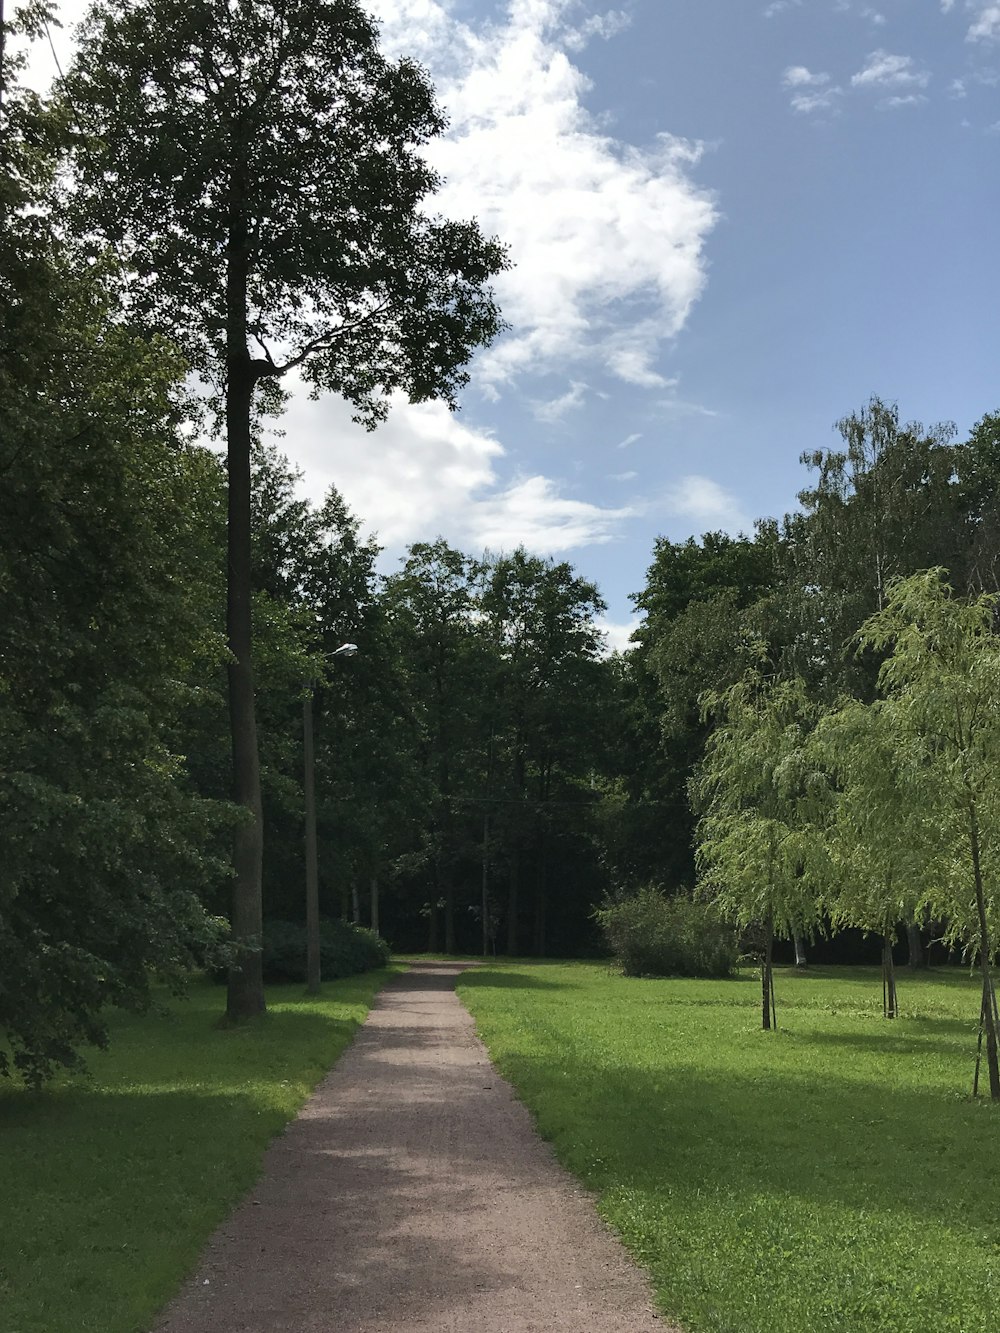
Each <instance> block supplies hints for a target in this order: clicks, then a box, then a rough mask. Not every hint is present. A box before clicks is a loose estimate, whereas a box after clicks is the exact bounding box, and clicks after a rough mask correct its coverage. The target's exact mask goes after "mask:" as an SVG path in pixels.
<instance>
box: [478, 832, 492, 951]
mask: <svg viewBox="0 0 1000 1333" xmlns="http://www.w3.org/2000/svg"><path fill="white" fill-rule="evenodd" d="M480 911H481V912H482V916H483V957H484V958H485V957H486V956H487V955H488V954H489V951H490V935H491V933H492V932H491V930H490V815H489V811H488V810H487V811H486V813H485V814H484V815H483V891H482V899H481V902H480Z"/></svg>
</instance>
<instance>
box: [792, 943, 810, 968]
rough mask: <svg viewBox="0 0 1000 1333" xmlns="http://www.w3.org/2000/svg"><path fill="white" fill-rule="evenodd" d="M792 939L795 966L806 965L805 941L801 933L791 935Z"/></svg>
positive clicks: (807, 962) (807, 963)
mask: <svg viewBox="0 0 1000 1333" xmlns="http://www.w3.org/2000/svg"><path fill="white" fill-rule="evenodd" d="M792 940H793V942H794V944H795V966H796V967H808V966H809V960H808V959H807V958H806V942H805V939H804V938H803V937H802V936H801V935H793V936H792Z"/></svg>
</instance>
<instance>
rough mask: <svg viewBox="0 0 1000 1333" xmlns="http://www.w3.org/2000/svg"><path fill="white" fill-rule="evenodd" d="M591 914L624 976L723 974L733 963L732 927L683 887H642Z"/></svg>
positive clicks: (735, 950) (735, 946)
mask: <svg viewBox="0 0 1000 1333" xmlns="http://www.w3.org/2000/svg"><path fill="white" fill-rule="evenodd" d="M596 916H597V920H598V922H599V923H600V926H601V929H602V930H603V932H604V937H605V939H606V940H607V942H608V945H609V947H610V949H611V952H612V954H613V956H614V959H615V962H616V963H617V964H618V965H619V967H620V968H621V969H622V971H623V972H624V973H625V975H626V976H630V977H670V976H674V977H728V976H730V975H731V973H732V971H733V969H734V968H735V966H736V962H737V957H738V953H739V949H738V942H737V938H736V932H735V931H734V930H733V929H732V927H731V926H729V925H727V924H726V923H725V922H723V921H720V920H719V919H718V917H717V916H715V915H714V914H713V912H712V909H711V908H710V907H709V906H708V904H706V903H701V902H696V901H694V900H693V899H692V898H691V897H690V896H689V895H688V894H687V893H680V894H678V895H677V896H676V897H673V898H667V897H665V896H664V895H663V894H662V893H661V892H660V891H659V890H658V889H653V888H646V889H642V890H641V891H640V892H639V893H638V894H636V896H635V897H634V898H626V899H625V900H624V901H623V902H620V903H612V904H610V905H609V906H607V907H604V908H601V909H600V910H599V911H598V912H597V913H596Z"/></svg>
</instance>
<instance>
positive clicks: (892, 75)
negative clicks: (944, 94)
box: [851, 51, 931, 88]
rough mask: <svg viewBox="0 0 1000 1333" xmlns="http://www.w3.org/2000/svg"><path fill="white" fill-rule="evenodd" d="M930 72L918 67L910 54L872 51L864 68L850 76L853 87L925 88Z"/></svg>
mask: <svg viewBox="0 0 1000 1333" xmlns="http://www.w3.org/2000/svg"><path fill="white" fill-rule="evenodd" d="M930 78H931V76H930V74H929V73H928V72H927V71H926V70H922V69H918V68H917V67H916V65H915V64H914V62H913V57H912V56H894V55H890V54H889V52H888V51H873V52H872V53H871V55H870V56H869V57H868V60H867V61H866V63H865V65H864V68H863V69H860V70H859V71H858V73H857V74H855V75H853V76H852V78H851V86H852V87H853V88H926V87H927V85H928V83H929V82H930Z"/></svg>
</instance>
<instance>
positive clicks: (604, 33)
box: [564, 9, 632, 51]
mask: <svg viewBox="0 0 1000 1333" xmlns="http://www.w3.org/2000/svg"><path fill="white" fill-rule="evenodd" d="M631 22H632V20H631V18H630V17H629V16H628V14H626V13H625V12H624V10H621V9H609V10H608V12H607V13H606V14H592V15H591V16H590V17H589V18H587V19H584V21H583V22H582V23H581V24H580V25H579V26H578V27H576V28H570V29H569V30H568V31H567V33H566V36H565V39H564V40H565V42H566V46H567V47H568V48H569V50H571V51H580V50H582V49H583V47H585V46H586V45H587V43H588V42H589V41H590V39H591V38H592V37H600V38H601V40H602V41H605V42H607V41H610V39H611V38H612V37H617V36H618V34H619V33H620V32H624V31H625V29H626V28H627V27H628V26H629V24H630V23H631Z"/></svg>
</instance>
